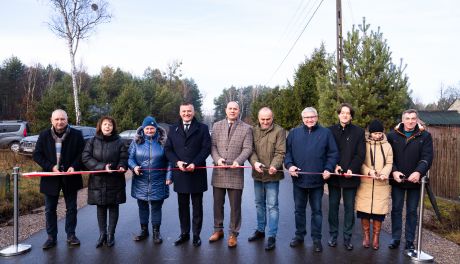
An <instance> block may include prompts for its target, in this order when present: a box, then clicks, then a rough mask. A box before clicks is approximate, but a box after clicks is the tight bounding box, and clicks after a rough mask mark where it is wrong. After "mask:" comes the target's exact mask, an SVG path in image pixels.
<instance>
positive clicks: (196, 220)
mask: <svg viewBox="0 0 460 264" xmlns="http://www.w3.org/2000/svg"><path fill="white" fill-rule="evenodd" d="M190 200H192V208H193V219H192V232H193V235H195V236H199V235H200V233H201V227H202V226H203V193H177V202H178V204H179V220H180V230H181V233H182V234H189V233H190Z"/></svg>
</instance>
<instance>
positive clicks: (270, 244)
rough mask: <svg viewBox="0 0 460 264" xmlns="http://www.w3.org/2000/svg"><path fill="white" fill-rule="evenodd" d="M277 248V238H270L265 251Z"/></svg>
mask: <svg viewBox="0 0 460 264" xmlns="http://www.w3.org/2000/svg"><path fill="white" fill-rule="evenodd" d="M275 247H276V238H275V237H269V238H268V240H267V244H266V245H265V250H267V251H269V250H273V249H275Z"/></svg>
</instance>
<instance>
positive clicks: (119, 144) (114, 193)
mask: <svg viewBox="0 0 460 264" xmlns="http://www.w3.org/2000/svg"><path fill="white" fill-rule="evenodd" d="M82 161H83V163H84V165H85V166H86V168H87V169H89V170H107V171H108V172H107V173H97V174H91V175H90V176H89V182H88V204H92V205H97V222H98V224H99V231H100V236H99V239H98V241H97V244H96V248H99V247H101V246H102V245H103V244H107V246H108V247H112V246H113V245H114V244H115V236H114V234H115V228H116V226H117V222H118V215H119V204H122V203H125V202H126V191H125V186H126V182H125V171H126V169H127V167H128V150H127V148H126V146H125V145H124V144H123V141H122V140H121V138H120V136H119V135H118V134H117V125H116V122H115V120H114V119H113V118H111V117H108V116H104V117H102V118H101V119H99V121H98V122H97V127H96V136H95V137H94V138H92V139H90V140H89V141H88V142H87V143H86V146H85V150H84V151H83V154H82ZM113 170H117V171H113ZM107 211H108V212H109V226H108V235H107Z"/></svg>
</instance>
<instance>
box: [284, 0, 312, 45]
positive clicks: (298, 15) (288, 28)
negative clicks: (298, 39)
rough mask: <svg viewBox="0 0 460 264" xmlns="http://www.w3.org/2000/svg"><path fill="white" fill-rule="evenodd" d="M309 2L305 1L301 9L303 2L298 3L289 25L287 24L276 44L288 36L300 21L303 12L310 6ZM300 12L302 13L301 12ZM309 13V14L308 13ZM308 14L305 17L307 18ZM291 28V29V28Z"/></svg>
mask: <svg viewBox="0 0 460 264" xmlns="http://www.w3.org/2000/svg"><path fill="white" fill-rule="evenodd" d="M310 2H311V0H309V1H307V2H306V3H307V4H306V5H305V6H304V7H303V8H302V6H303V3H304V2H303V1H300V3H299V6H298V7H297V8H296V12H295V14H294V15H293V16H292V17H291V19H290V20H289V23H288V24H287V26H286V28H285V29H284V32H283V34H282V35H281V37H280V39H279V40H278V43H279V42H281V40H282V39H283V38H284V37H285V36H286V37H287V36H289V35H290V33H291V31H292V30H291V29H292V28H294V27H295V26H296V25H297V24H298V22H299V21H301V20H300V19H302V14H303V13H304V11H305V10H306V9H307V7H308V6H309V5H310ZM301 10H302V11H301ZM308 13H309V12H308ZM308 13H307V14H306V15H305V16H307V15H308ZM291 26H292V27H291Z"/></svg>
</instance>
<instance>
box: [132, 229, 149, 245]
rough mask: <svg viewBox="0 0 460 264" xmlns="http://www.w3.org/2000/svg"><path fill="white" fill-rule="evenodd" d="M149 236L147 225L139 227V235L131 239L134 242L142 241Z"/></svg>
mask: <svg viewBox="0 0 460 264" xmlns="http://www.w3.org/2000/svg"><path fill="white" fill-rule="evenodd" d="M148 236H149V226H148V225H141V232H140V233H139V235H137V236H135V237H133V240H134V241H142V240H144V239H146V238H147V237H148Z"/></svg>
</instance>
